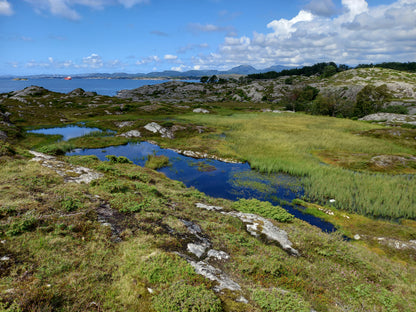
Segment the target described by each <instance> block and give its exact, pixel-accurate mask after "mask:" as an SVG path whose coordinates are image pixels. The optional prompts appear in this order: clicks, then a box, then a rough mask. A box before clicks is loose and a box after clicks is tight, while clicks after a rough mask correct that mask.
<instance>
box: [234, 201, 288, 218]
mask: <svg viewBox="0 0 416 312" xmlns="http://www.w3.org/2000/svg"><path fill="white" fill-rule="evenodd" d="M232 207H233V208H234V209H236V210H238V211H241V212H246V213H255V214H258V215H260V216H262V217H265V218H270V219H273V220H276V221H278V222H291V221H293V218H294V217H293V215H291V214H290V213H288V212H287V211H286V210H284V209H283V208H282V207H279V206H273V205H272V204H271V203H269V202H263V201H260V200H258V199H240V200H239V201H236V202H234V203H233V205H232Z"/></svg>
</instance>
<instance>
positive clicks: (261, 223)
mask: <svg viewBox="0 0 416 312" xmlns="http://www.w3.org/2000/svg"><path fill="white" fill-rule="evenodd" d="M196 206H197V207H198V208H202V209H205V210H209V211H217V212H220V213H222V214H224V215H229V216H233V217H236V218H238V219H240V220H241V221H242V222H243V223H244V224H245V225H246V229H247V231H248V232H249V233H250V234H251V235H253V236H254V237H258V238H260V237H261V236H265V237H266V238H267V239H268V240H270V241H274V242H276V243H278V244H279V245H280V246H281V247H282V249H284V250H285V251H287V252H288V253H289V254H291V255H293V256H299V255H300V254H299V252H298V251H297V250H296V249H294V248H293V247H292V242H291V241H290V240H289V239H288V236H287V233H286V231H284V230H282V229H279V228H278V227H277V226H275V225H274V224H273V223H272V222H271V221H269V220H267V219H266V218H263V217H260V216H258V215H255V214H252V213H243V212H234V211H231V212H226V211H224V210H223V208H222V207H219V206H209V205H205V204H202V203H196Z"/></svg>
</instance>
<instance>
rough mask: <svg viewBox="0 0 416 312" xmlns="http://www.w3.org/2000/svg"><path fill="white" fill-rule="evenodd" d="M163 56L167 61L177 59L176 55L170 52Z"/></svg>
mask: <svg viewBox="0 0 416 312" xmlns="http://www.w3.org/2000/svg"><path fill="white" fill-rule="evenodd" d="M163 58H164V59H165V60H167V61H175V60H177V59H178V57H177V56H176V55H172V54H166V55H165V56H164V57H163Z"/></svg>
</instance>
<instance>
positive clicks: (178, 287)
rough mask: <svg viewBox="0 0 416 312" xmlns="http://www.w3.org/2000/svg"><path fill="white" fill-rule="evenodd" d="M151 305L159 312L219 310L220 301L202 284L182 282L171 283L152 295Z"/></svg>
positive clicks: (218, 311)
mask: <svg viewBox="0 0 416 312" xmlns="http://www.w3.org/2000/svg"><path fill="white" fill-rule="evenodd" d="M153 307H154V308H155V310H156V311H159V312H221V311H223V309H222V306H221V301H220V300H219V299H218V297H217V296H216V295H215V294H214V293H213V292H212V290H207V289H206V288H205V287H202V286H191V285H187V284H185V283H183V282H177V283H175V284H172V285H171V286H170V287H169V288H167V289H164V290H162V291H161V292H160V293H159V294H158V295H156V296H155V297H153Z"/></svg>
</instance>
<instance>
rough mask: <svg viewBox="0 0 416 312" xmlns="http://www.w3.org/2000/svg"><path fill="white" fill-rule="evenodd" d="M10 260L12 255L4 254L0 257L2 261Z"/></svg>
mask: <svg viewBox="0 0 416 312" xmlns="http://www.w3.org/2000/svg"><path fill="white" fill-rule="evenodd" d="M9 260H10V257H7V256H3V257H1V258H0V261H9Z"/></svg>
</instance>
